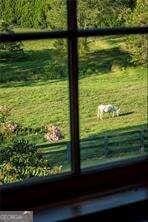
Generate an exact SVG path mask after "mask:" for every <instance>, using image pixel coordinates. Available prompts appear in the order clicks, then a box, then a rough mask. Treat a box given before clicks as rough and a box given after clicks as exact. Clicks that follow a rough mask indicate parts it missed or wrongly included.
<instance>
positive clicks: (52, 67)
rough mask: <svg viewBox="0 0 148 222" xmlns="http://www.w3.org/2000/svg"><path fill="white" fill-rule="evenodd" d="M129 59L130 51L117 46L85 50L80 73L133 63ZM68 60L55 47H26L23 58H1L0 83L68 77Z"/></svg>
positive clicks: (16, 83) (24, 82) (20, 84)
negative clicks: (31, 48)
mask: <svg viewBox="0 0 148 222" xmlns="http://www.w3.org/2000/svg"><path fill="white" fill-rule="evenodd" d="M130 61H131V56H130V54H128V53H127V52H124V51H122V50H120V48H119V47H116V48H111V49H104V50H98V51H95V52H91V53H87V54H86V55H84V56H83V57H82V58H80V61H79V62H80V64H79V66H80V68H79V73H80V75H79V77H80V78H83V77H85V76H88V75H93V74H107V73H110V72H111V71H112V66H113V65H115V66H116V67H119V68H122V67H127V66H132V63H131V62H130ZM67 63H68V62H67V56H66V54H65V53H63V54H62V53H59V52H57V50H55V49H47V50H37V51H26V52H25V54H24V57H22V58H18V59H17V58H10V59H0V83H3V84H4V85H3V87H9V86H17V85H18V86H26V85H27V86H31V85H32V84H33V83H36V82H38V81H42V84H43V82H46V81H49V80H51V82H55V81H61V80H68V68H67ZM5 84H6V85H5Z"/></svg>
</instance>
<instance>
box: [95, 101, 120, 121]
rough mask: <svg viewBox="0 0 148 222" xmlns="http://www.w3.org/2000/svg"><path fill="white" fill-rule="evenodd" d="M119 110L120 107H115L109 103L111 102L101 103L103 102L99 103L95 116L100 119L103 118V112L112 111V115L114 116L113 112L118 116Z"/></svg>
mask: <svg viewBox="0 0 148 222" xmlns="http://www.w3.org/2000/svg"><path fill="white" fill-rule="evenodd" d="M119 111H120V109H119V108H117V107H116V106H114V105H111V104H107V105H103V104H101V105H99V106H98V113H97V117H98V118H100V119H103V113H113V117H114V116H115V114H116V115H117V116H119Z"/></svg>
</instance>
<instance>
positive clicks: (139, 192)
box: [34, 186, 148, 222]
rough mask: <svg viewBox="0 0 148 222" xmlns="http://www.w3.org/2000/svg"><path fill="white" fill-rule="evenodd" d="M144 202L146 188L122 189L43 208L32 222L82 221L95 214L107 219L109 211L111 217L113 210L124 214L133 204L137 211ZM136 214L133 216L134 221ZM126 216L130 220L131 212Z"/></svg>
mask: <svg viewBox="0 0 148 222" xmlns="http://www.w3.org/2000/svg"><path fill="white" fill-rule="evenodd" d="M81 198H82V197H81ZM81 198H80V199H81ZM146 201H147V202H148V187H140V186H139V187H132V188H126V189H125V188H124V190H122V191H120V192H119V191H118V192H115V191H114V193H112V194H108V195H105V194H104V196H101V197H100V194H95V195H93V196H91V195H90V196H87V197H83V198H82V199H81V200H78V199H77V200H72V201H69V202H65V203H62V204H59V205H57V206H54V207H49V208H43V209H41V210H39V211H38V212H35V214H34V222H46V221H50V222H53V221H83V220H81V219H83V217H89V216H91V217H94V215H96V214H97V218H99V217H100V216H101V217H102V215H104V217H107V216H108V215H109V214H110V211H112V216H113V214H114V211H115V210H116V211H118V209H119V210H120V211H121V210H122V211H123V212H124V211H125V208H126V207H127V206H128V207H131V206H132V205H135V204H137V205H136V209H137V210H138V209H140V208H137V206H138V207H139V205H138V204H141V203H144V202H146ZM136 212H137V211H136ZM136 212H135V214H134V219H135V215H136ZM116 213H117V212H116ZM123 216H125V215H123ZM128 216H130V217H131V218H132V217H133V215H132V211H130V215H128ZM136 216H139V215H136ZM142 216H144V215H142ZM147 216H148V215H147ZM116 217H117V216H116ZM145 217H146V215H145ZM94 221H95V220H94Z"/></svg>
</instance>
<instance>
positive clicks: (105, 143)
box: [104, 136, 109, 157]
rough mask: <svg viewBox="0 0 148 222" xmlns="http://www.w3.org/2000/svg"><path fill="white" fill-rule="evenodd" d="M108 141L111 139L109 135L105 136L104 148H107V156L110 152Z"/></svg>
mask: <svg viewBox="0 0 148 222" xmlns="http://www.w3.org/2000/svg"><path fill="white" fill-rule="evenodd" d="M108 141H109V138H108V136H105V137H104V149H105V152H104V153H105V156H106V157H107V156H108V153H109V148H108Z"/></svg>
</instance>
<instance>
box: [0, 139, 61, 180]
mask: <svg viewBox="0 0 148 222" xmlns="http://www.w3.org/2000/svg"><path fill="white" fill-rule="evenodd" d="M61 170H62V166H55V167H52V168H51V167H50V166H49V164H48V161H47V159H45V158H44V157H43V155H42V154H41V153H40V152H39V151H38V149H37V147H36V146H35V145H34V144H29V143H28V141H26V140H23V139H22V140H16V141H14V143H13V145H12V146H11V147H8V148H3V149H1V150H0V183H2V184H3V183H11V182H16V181H23V180H25V179H27V178H31V177H34V176H47V175H52V174H58V173H61Z"/></svg>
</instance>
